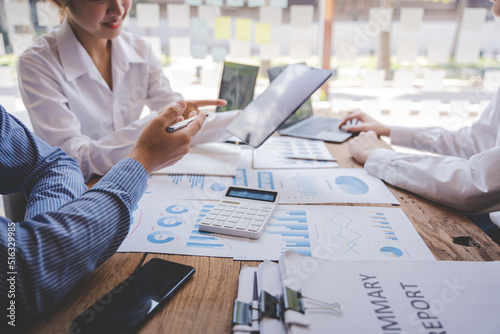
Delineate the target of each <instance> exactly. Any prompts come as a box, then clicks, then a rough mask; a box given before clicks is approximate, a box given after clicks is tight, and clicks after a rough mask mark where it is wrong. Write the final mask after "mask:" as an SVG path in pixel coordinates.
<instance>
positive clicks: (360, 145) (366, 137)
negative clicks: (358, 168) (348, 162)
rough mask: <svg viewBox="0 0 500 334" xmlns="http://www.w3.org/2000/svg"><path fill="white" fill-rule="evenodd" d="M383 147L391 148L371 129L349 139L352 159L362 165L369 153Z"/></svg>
mask: <svg viewBox="0 0 500 334" xmlns="http://www.w3.org/2000/svg"><path fill="white" fill-rule="evenodd" d="M378 148H385V149H388V150H392V148H391V147H390V146H389V145H387V143H386V142H384V141H383V140H381V139H380V138H378V137H377V134H376V133H375V132H373V131H368V132H361V133H360V134H359V136H357V137H354V138H352V139H351V140H350V141H349V152H350V153H351V155H352V157H353V158H354V160H356V161H357V162H358V163H360V164H362V165H364V164H365V162H366V160H368V157H369V156H370V154H371V153H372V152H373V151H374V150H376V149H378Z"/></svg>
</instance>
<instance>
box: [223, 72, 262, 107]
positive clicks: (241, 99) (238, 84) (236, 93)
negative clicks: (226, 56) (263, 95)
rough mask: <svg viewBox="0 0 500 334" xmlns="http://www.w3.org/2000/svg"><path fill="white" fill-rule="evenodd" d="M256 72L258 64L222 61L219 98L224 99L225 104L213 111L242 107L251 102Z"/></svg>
mask: <svg viewBox="0 0 500 334" xmlns="http://www.w3.org/2000/svg"><path fill="white" fill-rule="evenodd" d="M258 73H259V67H258V66H251V65H244V64H237V63H229V62H224V69H223V70H222V79H221V81H220V88H219V99H224V100H226V101H227V104H226V105H225V106H223V107H217V109H216V110H215V111H216V112H220V111H228V110H239V109H244V108H245V107H246V106H247V105H248V104H249V103H250V102H252V100H253V93H254V91H255V82H256V80H257V74H258Z"/></svg>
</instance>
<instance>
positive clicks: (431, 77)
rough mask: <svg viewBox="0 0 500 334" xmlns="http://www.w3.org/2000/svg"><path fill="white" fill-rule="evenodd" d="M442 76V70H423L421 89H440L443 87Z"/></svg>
mask: <svg viewBox="0 0 500 334" xmlns="http://www.w3.org/2000/svg"><path fill="white" fill-rule="evenodd" d="M444 77H445V71H444V70H428V71H424V86H423V89H425V90H441V89H443V80H444Z"/></svg>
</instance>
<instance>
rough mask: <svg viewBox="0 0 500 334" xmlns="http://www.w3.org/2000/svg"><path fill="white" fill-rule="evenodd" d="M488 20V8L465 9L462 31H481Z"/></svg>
mask: <svg viewBox="0 0 500 334" xmlns="http://www.w3.org/2000/svg"><path fill="white" fill-rule="evenodd" d="M485 20H486V8H465V9H464V15H463V17H462V30H467V31H481V30H483V26H484V21H485Z"/></svg>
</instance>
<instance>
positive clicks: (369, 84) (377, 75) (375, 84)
mask: <svg viewBox="0 0 500 334" xmlns="http://www.w3.org/2000/svg"><path fill="white" fill-rule="evenodd" d="M385 74H386V71H385V70H367V71H366V73H365V81H364V83H363V85H364V87H365V88H382V86H383V85H384V79H385Z"/></svg>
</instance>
